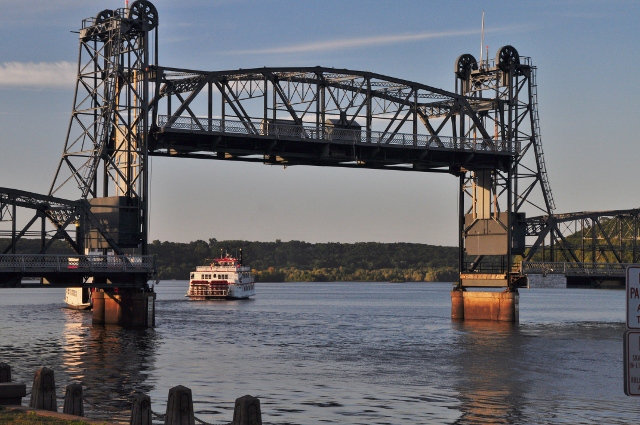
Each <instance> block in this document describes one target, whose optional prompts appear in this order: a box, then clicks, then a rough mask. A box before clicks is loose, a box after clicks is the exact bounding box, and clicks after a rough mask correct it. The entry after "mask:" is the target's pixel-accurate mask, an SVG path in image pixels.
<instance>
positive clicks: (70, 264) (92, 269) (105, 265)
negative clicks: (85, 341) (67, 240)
mask: <svg viewBox="0 0 640 425" xmlns="http://www.w3.org/2000/svg"><path fill="white" fill-rule="evenodd" d="M155 269H156V264H155V257H154V256H151V255H145V256H142V255H134V256H128V255H51V254H28V255H22V254H7V255H0V286H6V285H8V286H14V285H16V284H19V283H20V282H21V280H22V279H23V278H34V277H35V278H43V279H45V280H46V282H47V284H48V285H50V286H58V287H70V286H81V285H83V284H84V282H85V278H87V277H93V278H94V279H93V282H92V283H91V284H90V285H85V286H91V287H114V286H142V285H144V284H145V283H146V282H147V280H148V279H149V278H150V277H151V276H153V275H154V274H155Z"/></svg>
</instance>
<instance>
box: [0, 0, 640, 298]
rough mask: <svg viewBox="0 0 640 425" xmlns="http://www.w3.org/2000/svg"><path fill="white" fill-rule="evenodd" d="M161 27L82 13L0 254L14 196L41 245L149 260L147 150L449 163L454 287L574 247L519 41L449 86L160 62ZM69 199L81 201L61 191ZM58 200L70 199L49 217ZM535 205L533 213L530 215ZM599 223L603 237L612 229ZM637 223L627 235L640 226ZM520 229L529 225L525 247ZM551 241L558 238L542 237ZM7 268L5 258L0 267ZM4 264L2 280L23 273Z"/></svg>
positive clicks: (136, 7) (505, 284) (388, 165)
mask: <svg viewBox="0 0 640 425" xmlns="http://www.w3.org/2000/svg"><path fill="white" fill-rule="evenodd" d="M158 24H159V18H158V11H157V10H156V8H155V6H154V5H153V4H152V3H151V2H149V1H147V0H137V1H135V2H133V3H132V4H131V6H130V7H129V8H128V9H116V10H103V11H101V12H100V13H98V14H97V15H96V16H95V17H93V18H88V19H85V20H83V22H82V28H81V29H80V35H79V41H80V44H79V53H78V74H77V82H76V90H75V96H74V107H73V111H72V113H71V119H70V122H69V127H68V132H67V137H66V141H65V146H64V149H63V154H62V157H61V159H60V162H59V164H58V167H57V171H56V173H55V177H54V179H53V182H52V184H51V187H50V190H49V193H48V195H46V196H45V197H42V196H43V195H40V196H41V198H38V196H35V195H33V194H31V195H33V196H31V198H32V199H33V201H28V202H23V201H20V202H18V201H17V200H18V199H24V198H25V196H27V197H28V196H29V194H26V193H20V191H15V190H12V189H7V190H4V191H3V190H2V189H0V194H1V195H2V196H0V214H2V216H1V217H0V219H4V220H7V221H11V223H12V230H11V233H10V234H11V243H10V245H9V247H7V248H5V249H4V252H3V254H4V255H5V256H6V255H9V254H8V252H9V251H11V252H15V247H16V244H17V242H18V241H19V240H20V238H22V237H23V236H26V235H28V228H29V227H30V226H32V225H33V223H35V221H36V219H34V220H32V221H31V222H29V224H28V225H27V226H26V227H25V229H23V231H21V232H18V231H17V229H16V208H17V207H25V208H31V209H34V210H36V211H37V213H36V216H37V217H40V218H41V219H42V222H43V223H45V222H47V221H48V222H49V223H50V226H53V230H52V231H48V232H47V231H45V230H44V226H45V225H44V224H42V230H41V231H40V236H41V239H42V243H41V248H42V249H41V252H39V253H38V254H41V255H44V254H46V249H47V247H49V246H50V245H51V242H52V240H54V239H64V240H65V241H67V242H68V243H69V245H70V246H71V247H72V249H73V250H74V251H75V252H76V253H77V255H76V256H74V257H73V258H79V257H78V256H83V255H85V254H89V253H91V254H92V255H102V256H103V257H104V258H105V260H104V261H105V262H107V263H108V262H109V261H108V257H109V256H113V255H120V256H122V257H121V258H122V261H125V262H126V261H127V258H129V257H130V256H139V259H140V260H139V261H138V262H140V263H144V264H147V265H149V264H152V261H150V260H148V259H147V254H148V252H147V241H148V217H149V213H148V209H149V205H148V196H147V194H148V187H149V176H148V164H149V157H150V156H165V157H176V158H200V159H215V160H226V161H247V162H261V163H265V164H278V165H283V166H293V165H313V166H330V167H349V168H367V169H380V170H390V171H414V172H416V171H417V172H438V173H449V174H452V175H453V176H456V178H458V180H459V199H460V202H459V205H460V208H459V232H458V234H459V246H460V255H459V266H460V280H459V282H458V289H460V290H463V289H464V288H467V287H502V288H506V290H507V292H514V293H517V288H518V287H520V286H523V285H526V276H525V274H524V273H523V270H526V264H528V263H527V262H531V261H535V260H537V259H538V258H537V257H536V256H539V255H540V254H538V251H540V252H541V253H542V257H543V259H542V260H543V262H544V261H545V258H544V256H545V254H544V252H552V253H557V252H570V250H569V251H567V250H566V249H564V250H563V249H560V250H559V251H558V248H557V247H558V246H560V245H561V244H560V245H559V244H558V242H557V240H562V237H560V236H559V235H560V233H559V232H557V231H555V230H554V229H556V228H557V224H558V223H560V222H561V220H560V221H559V220H558V219H557V218H556V217H557V216H554V215H553V210H554V208H555V205H554V199H553V196H552V193H551V188H550V185H549V180H548V177H547V172H546V166H545V161H544V155H543V151H542V142H541V139H540V126H539V116H538V110H537V83H536V68H535V66H533V64H532V63H531V60H530V58H527V57H521V56H520V55H519V53H518V51H517V50H516V49H515V48H514V47H512V46H504V47H502V48H500V49H499V50H498V52H497V54H496V57H495V59H492V60H489V59H487V60H483V61H480V62H478V61H477V60H476V59H475V58H474V57H473V56H472V55H470V54H464V55H461V56H459V57H458V58H457V60H456V61H455V64H454V81H455V90H454V91H453V92H451V91H446V90H442V89H438V88H435V87H431V86H428V85H426V84H421V83H416V82H411V81H406V80H402V79H398V78H394V77H389V76H384V75H380V74H375V73H371V72H363V71H356V70H348V69H336V68H323V67H296V68H291V67H287V68H255V69H239V70H229V71H199V70H189V69H180V68H170V67H164V66H160V65H158ZM63 196H64V197H67V198H69V199H80V201H64V202H63V201H60V200H61V199H62V197H63ZM54 199H55V200H58V201H57V202H58V203H59V204H64V205H66V207H65V208H75V210H74V211H75V212H74V213H73V214H70V213H68V214H67V215H66V216H65V217H63V218H59V217H58V216H56V214H54V213H53V207H52V206H51V205H54V204H55V203H53V204H52V203H51V201H52V200H54ZM531 211H533V212H534V214H537V216H536V217H534V218H530V219H528V218H527V216H526V214H527V212H529V213H530V214H531ZM37 217H36V218H37ZM635 217H636V218H637V214H636V216H635ZM8 218H10V220H8ZM592 220H594V219H593V218H592ZM594 223H595V221H594ZM71 224H75V225H76V226H75V229H73V228H72V227H73V226H71ZM554 226H556V227H554ZM634 226H635V225H634ZM598 228H599V229H600V231H601V234H602V235H604V234H605V233H606V232H607V231H606V230H605V229H610V228H612V226H603V225H602V224H601V225H600V226H599V227H598ZM632 232H633V235H632V236H630V237H631V238H632V239H633V240H634V241H635V239H637V236H638V230H637V226H635V227H633V230H632ZM527 237H529V238H531V237H536V238H537V239H536V242H535V243H534V244H533V246H528V245H527V243H526V238H527ZM607 237H608V236H607ZM608 238H609V240H611V238H610V237H608ZM565 239H566V238H565ZM545 240H550V241H551V242H549V243H551V244H553V243H555V245H554V247H555V248H551V251H548V250H546V251H545V250H544V249H543V250H540V249H539V248H540V247H544V241H545ZM620 240H622V239H620ZM553 241H556V242H553ZM563 243H564V242H563ZM621 243H622V242H621ZM611 244H612V242H610V243H609V245H611ZM562 246H565V247H566V246H567V245H566V243H565V244H564V245H562ZM634 247H635V242H634ZM633 252H634V254H633V259H632V262H635V261H637V258H636V257H637V256H636V254H635V248H634V251H633ZM554 255H555V254H554ZM127 256H129V257H127ZM592 257H593V259H595V258H596V257H595V256H592ZM7 258H8V257H7ZM43 258H44V257H43ZM83 258H84V257H83ZM96 258H97V257H96ZM598 258H599V260H595V261H594V262H597V261H601V260H603V259H607V260H612V261H618V262H619V263H620V262H622V257H621V256H616V255H614V256H613V257H611V256H601V257H598ZM625 258H626V257H625ZM468 259H469V260H468ZM517 259H521V260H525V262H524V263H523V262H518V261H517ZM554 259H555V258H553V257H551V258H550V260H552V261H553V260H554ZM14 260H15V258H14ZM568 260H569V261H576V262H579V261H577V260H580V257H579V256H576V255H573V256H572V255H569V257H568ZM3 261H4V260H3ZM7 261H8V260H7ZM55 261H57V262H60V261H62V264H69V261H72V262H73V261H75V260H71V259H70V258H66V260H65V259H60V258H57V259H56V260H55ZM65 261H66V263H65ZM87 261H88V259H87ZM87 261H85V262H84V264H91V263H90V262H87ZM136 261H137V260H136ZM582 261H584V259H583V260H582ZM129 263H131V261H129ZM128 271H129V270H126V272H128ZM6 273H9V271H7V270H5V269H4V268H3V267H2V262H1V261H0V275H2V276H8V274H6ZM11 273H13V274H12V275H11V278H10V279H9V278H8V277H7V278H4V282H5V284H6V283H7V282H13V283H16V282H19V281H20V279H21V278H22V277H27V276H31V275H33V274H27V273H26V272H25V271H22V272H16V270H13V271H12V272H11ZM52 273H53V272H52ZM55 273H58V275H56V276H53V275H49V277H48V278H47V281H49V280H51V281H57V282H64V281H65V278H60V277H61V276H63V275H64V274H65V273H69V275H70V272H69V271H68V267H67V268H65V267H62V268H58V269H56V270H55ZM92 273H93V272H91V271H90V272H88V273H85V274H83V279H84V280H83V285H85V286H88V285H91V286H92V287H100V286H99V285H97V284H100V285H103V286H106V287H107V289H108V288H112V287H116V286H117V287H119V288H122V287H126V286H130V287H134V288H137V289H136V290H141V291H148V290H149V288H148V285H147V280H148V279H149V278H150V276H152V274H153V268H150V266H149V267H147V268H146V269H145V273H146V274H145V275H144V277H141V276H142V274H140V275H138V277H136V278H134V279H129V278H127V277H125V275H117V276H116V275H113V276H111V277H105V276H106V275H105V276H102V277H103V278H104V279H103V280H102V281H101V280H100V276H98V274H97V272H96V273H95V274H92ZM41 277H44V275H43V276H41ZM94 277H95V278H97V280H95V279H93V278H94ZM72 281H73V282H74V283H73V286H75V285H76V284H77V279H76V280H73V279H69V280H68V282H72ZM0 283H1V282H0ZM96 283H97V284H96ZM60 284H62V283H60ZM69 285H71V283H69Z"/></svg>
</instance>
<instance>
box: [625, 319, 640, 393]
mask: <svg viewBox="0 0 640 425" xmlns="http://www.w3.org/2000/svg"><path fill="white" fill-rule="evenodd" d="M624 393H625V394H626V395H640V331H626V332H625V333H624Z"/></svg>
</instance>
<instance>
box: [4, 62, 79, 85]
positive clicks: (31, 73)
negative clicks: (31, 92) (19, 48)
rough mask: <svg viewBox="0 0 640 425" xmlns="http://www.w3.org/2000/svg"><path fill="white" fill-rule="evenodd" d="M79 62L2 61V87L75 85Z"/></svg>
mask: <svg viewBox="0 0 640 425" xmlns="http://www.w3.org/2000/svg"><path fill="white" fill-rule="evenodd" d="M76 72H77V64H75V63H71V62H64V61H60V62H38V63H35V62H4V63H0V87H19V88H59V87H73V85H74V84H75V81H76Z"/></svg>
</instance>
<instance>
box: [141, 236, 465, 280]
mask: <svg viewBox="0 0 640 425" xmlns="http://www.w3.org/2000/svg"><path fill="white" fill-rule="evenodd" d="M240 249H242V255H243V261H244V263H245V264H248V265H250V266H251V268H252V270H253V273H254V275H255V277H256V281H259V282H332V281H374V282H390V281H393V282H398V281H412V282H424V281H428V282H433V281H441V282H452V281H454V280H456V279H457V278H458V277H457V265H458V263H457V261H458V249H457V248H456V247H443V246H434V245H424V244H414V243H375V242H362V243H352V244H348V243H316V244H313V243H308V242H302V241H289V242H282V241H280V240H276V241H275V242H250V241H218V240H216V239H209V241H208V242H205V241H203V240H198V241H194V242H189V243H177V242H160V241H157V240H156V241H153V242H152V243H151V244H149V253H150V254H155V255H157V261H158V277H159V278H160V279H186V278H187V277H188V275H189V272H190V271H192V270H194V268H195V266H197V265H203V264H207V262H208V261H210V259H211V258H215V257H220V256H221V255H225V254H226V253H229V254H230V255H233V256H239V255H240Z"/></svg>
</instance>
